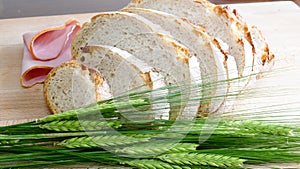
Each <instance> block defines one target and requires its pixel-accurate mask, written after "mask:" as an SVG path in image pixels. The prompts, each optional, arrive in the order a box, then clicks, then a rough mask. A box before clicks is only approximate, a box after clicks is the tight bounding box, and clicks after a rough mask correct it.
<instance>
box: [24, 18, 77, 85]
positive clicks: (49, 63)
mask: <svg viewBox="0 0 300 169" xmlns="http://www.w3.org/2000/svg"><path fill="white" fill-rule="evenodd" d="M80 28H81V27H80V23H79V21H77V20H75V19H71V20H69V21H67V22H66V23H65V24H64V25H62V26H58V27H54V28H49V29H46V30H43V31H40V32H30V33H26V34H24V35H23V40H24V54H23V62H22V75H21V80H20V81H21V85H22V86H23V87H32V86H33V85H35V84H37V83H43V82H44V80H45V78H46V76H47V74H48V73H49V72H50V70H51V69H52V68H53V67H56V66H58V65H60V64H61V63H64V62H66V61H68V60H71V59H72V56H71V43H72V40H73V38H74V36H75V34H76V33H77V32H78V31H79V30H80Z"/></svg>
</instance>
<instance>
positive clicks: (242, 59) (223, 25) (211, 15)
mask: <svg viewBox="0 0 300 169" xmlns="http://www.w3.org/2000/svg"><path fill="white" fill-rule="evenodd" d="M127 7H138V8H150V9H156V10H160V11H164V12H168V13H170V14H174V15H177V16H179V17H182V18H186V19H188V20H189V21H191V22H192V23H194V24H196V25H201V26H202V27H204V28H205V30H206V31H207V33H208V34H209V35H211V36H212V37H218V38H220V39H221V40H222V41H224V42H225V43H227V44H228V45H229V54H230V55H232V56H234V58H235V60H236V63H237V69H238V72H239V76H247V75H249V74H250V73H251V70H252V63H253V50H252V44H251V37H250V34H249V32H248V30H247V26H246V25H245V24H241V23H240V22H239V20H238V19H237V18H236V17H235V16H234V13H232V12H231V11H230V10H229V9H227V8H223V7H221V6H216V5H213V4H211V3H210V2H208V1H207V0H164V1H160V0H132V1H131V3H130V4H129V5H128V6H127ZM245 69H246V70H245Z"/></svg>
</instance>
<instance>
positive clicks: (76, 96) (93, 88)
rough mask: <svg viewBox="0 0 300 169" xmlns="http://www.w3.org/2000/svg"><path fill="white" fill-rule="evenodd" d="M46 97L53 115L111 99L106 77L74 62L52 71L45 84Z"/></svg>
mask: <svg viewBox="0 0 300 169" xmlns="http://www.w3.org/2000/svg"><path fill="white" fill-rule="evenodd" d="M44 95H45V98H46V102H47V104H48V106H49V108H50V110H51V112H52V113H53V114H57V113H61V112H65V111H68V110H72V109H76V108H80V107H83V106H86V105H89V104H92V103H96V102H97V101H100V100H105V99H109V98H110V97H111V94H110V90H109V87H108V85H107V83H106V81H105V79H104V77H103V76H102V75H101V74H100V73H99V72H98V71H96V70H94V69H91V68H88V67H87V66H85V65H83V64H80V63H78V62H76V61H74V60H72V61H69V62H66V63H63V64H61V65H60V66H58V67H56V68H54V69H52V70H51V71H50V73H49V74H48V75H47V78H46V80H45V83H44Z"/></svg>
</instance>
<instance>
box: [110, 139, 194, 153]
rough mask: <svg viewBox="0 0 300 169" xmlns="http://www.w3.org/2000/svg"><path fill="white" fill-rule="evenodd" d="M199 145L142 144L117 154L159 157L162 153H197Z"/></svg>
mask: <svg viewBox="0 0 300 169" xmlns="http://www.w3.org/2000/svg"><path fill="white" fill-rule="evenodd" d="M197 146H198V144H193V143H177V144H174V143H169V142H167V141H163V142H161V143H158V142H154V143H141V144H134V145H133V146H129V147H125V148H119V149H116V150H115V152H116V153H122V154H127V155H149V156H151V155H157V154H162V153H180V152H191V151H196V148H197Z"/></svg>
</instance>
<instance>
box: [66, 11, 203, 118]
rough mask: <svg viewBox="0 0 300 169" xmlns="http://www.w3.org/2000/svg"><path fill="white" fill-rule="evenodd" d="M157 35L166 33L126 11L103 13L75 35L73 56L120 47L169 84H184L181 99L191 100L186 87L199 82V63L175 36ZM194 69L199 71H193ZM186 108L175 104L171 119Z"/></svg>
mask: <svg viewBox="0 0 300 169" xmlns="http://www.w3.org/2000/svg"><path fill="white" fill-rule="evenodd" d="M156 32H165V31H164V30H163V29H162V28H161V27H160V26H159V25H156V24H153V23H152V22H151V21H149V20H147V19H145V18H143V17H141V16H139V15H136V14H131V13H127V12H110V13H101V14H99V15H97V16H95V17H93V18H92V20H91V22H89V23H86V24H85V25H84V26H83V28H82V30H81V31H79V33H78V34H77V35H76V37H75V39H74V41H73V45H72V46H73V47H72V54H73V56H76V55H80V53H81V52H82V51H80V48H82V47H85V46H89V45H92V44H102V45H110V46H114V47H117V48H120V49H122V50H125V51H127V52H129V53H130V54H132V55H134V56H135V57H137V58H138V59H140V60H142V61H144V62H145V63H147V64H148V65H149V66H152V67H154V68H155V69H156V70H157V71H158V72H160V73H161V74H162V75H163V76H164V78H165V80H166V82H167V84H169V85H171V84H172V85H176V84H178V83H183V84H180V86H182V88H181V89H182V92H184V93H183V94H182V95H181V96H182V97H184V98H180V99H185V100H188V98H189V93H190V91H189V90H188V89H187V87H188V86H190V85H189V84H190V83H191V82H192V81H196V80H199V79H200V70H199V65H198V63H197V60H196V61H195V62H190V60H191V57H189V55H188V54H189V52H188V49H187V48H186V47H184V46H183V45H181V44H180V43H178V42H176V41H175V40H174V39H173V38H172V37H169V36H166V35H164V34H162V33H156ZM197 68H198V69H197ZM194 69H195V70H197V71H196V72H194V71H195V70H194ZM196 77H197V78H196ZM192 78H193V79H192ZM184 84H188V85H184ZM177 100H178V99H177ZM185 105H186V102H178V103H172V104H171V117H170V118H173V117H177V115H178V114H177V115H174V116H173V113H177V112H178V113H179V114H182V113H183V110H184V107H185ZM194 107H196V106H194ZM195 112H196V111H195ZM190 113H194V112H190Z"/></svg>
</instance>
